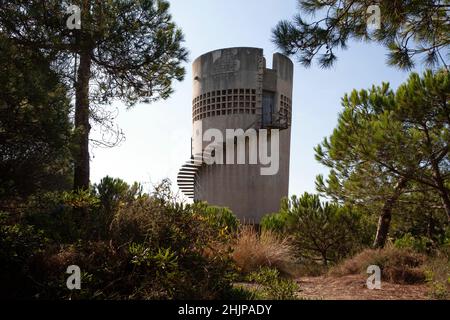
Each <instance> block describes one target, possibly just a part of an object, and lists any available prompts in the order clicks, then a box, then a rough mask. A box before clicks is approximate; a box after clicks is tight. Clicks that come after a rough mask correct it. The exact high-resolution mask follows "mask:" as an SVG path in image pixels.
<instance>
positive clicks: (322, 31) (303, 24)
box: [272, 0, 450, 69]
mask: <svg viewBox="0 0 450 320" xmlns="http://www.w3.org/2000/svg"><path fill="white" fill-rule="evenodd" d="M298 3H299V10H300V13H299V14H297V15H296V16H295V17H294V18H293V19H292V21H288V20H283V21H280V22H279V23H278V25H277V26H276V27H275V28H274V29H273V31H272V34H273V41H274V42H275V44H276V45H277V46H278V47H279V48H281V49H282V50H283V51H284V52H285V53H287V54H289V55H296V56H297V57H298V60H299V62H301V63H302V64H303V65H305V66H309V65H310V64H311V62H312V60H313V59H314V58H315V57H317V59H318V62H319V64H320V65H321V66H322V67H325V68H326V67H330V66H331V65H332V64H333V63H334V62H335V61H336V59H337V56H336V53H335V52H336V51H337V50H339V49H346V48H347V46H348V43H349V41H350V40H351V39H354V40H363V41H369V42H375V43H378V44H380V45H383V46H385V47H386V48H387V49H388V50H389V55H388V63H389V64H391V65H394V66H397V67H399V68H402V69H411V68H413V67H414V64H415V62H416V58H418V57H420V58H421V59H423V61H424V62H425V64H426V65H428V66H444V67H445V68H447V66H448V62H447V59H448V54H449V44H450V37H449V34H450V24H449V21H448V20H449V18H448V15H447V11H448V9H449V7H450V4H449V1H448V0H412V1H411V0H378V1H373V0H298ZM307 16H311V17H313V18H314V19H313V21H308V19H307V18H306V17H307Z"/></svg>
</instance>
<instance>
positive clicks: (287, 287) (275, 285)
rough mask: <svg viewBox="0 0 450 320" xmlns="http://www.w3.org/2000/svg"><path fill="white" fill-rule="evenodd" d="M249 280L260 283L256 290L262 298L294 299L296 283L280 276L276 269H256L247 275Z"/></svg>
mask: <svg viewBox="0 0 450 320" xmlns="http://www.w3.org/2000/svg"><path fill="white" fill-rule="evenodd" d="M248 280H249V281H250V282H256V283H258V284H261V285H262V288H259V290H257V293H256V294H257V295H258V293H259V295H260V297H258V298H262V299H271V300H295V299H296V296H295V293H296V292H297V291H298V285H297V284H296V283H295V281H292V280H290V279H285V278H281V277H280V272H279V271H278V270H277V269H272V268H268V267H262V268H260V269H259V270H258V271H255V272H252V273H251V274H249V275H248Z"/></svg>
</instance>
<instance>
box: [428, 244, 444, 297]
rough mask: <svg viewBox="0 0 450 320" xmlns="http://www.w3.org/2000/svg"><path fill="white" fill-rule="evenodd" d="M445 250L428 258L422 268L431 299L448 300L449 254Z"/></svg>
mask: <svg viewBox="0 0 450 320" xmlns="http://www.w3.org/2000/svg"><path fill="white" fill-rule="evenodd" d="M445 249H446V248H444V250H441V251H438V252H437V253H436V254H435V256H433V257H430V258H429V259H428V261H427V263H426V265H425V267H424V269H425V275H426V281H427V283H428V285H429V287H430V289H429V296H430V298H431V299H439V300H446V299H449V298H450V254H449V253H448V252H447V251H446V250H445Z"/></svg>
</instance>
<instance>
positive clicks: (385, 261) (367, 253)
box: [330, 247, 426, 284]
mask: <svg viewBox="0 0 450 320" xmlns="http://www.w3.org/2000/svg"><path fill="white" fill-rule="evenodd" d="M425 259H426V257H425V256H424V255H422V254H419V253H417V252H414V251H412V250H410V249H399V248H395V247H386V248H384V249H376V250H375V249H365V250H363V251H362V252H360V253H359V254H357V255H355V256H354V257H352V258H350V259H347V260H345V261H343V262H342V263H341V264H339V265H337V266H336V267H334V268H332V269H331V270H330V274H331V275H337V276H342V275H347V274H356V273H366V271H367V267H368V266H370V265H377V266H379V267H380V269H381V276H382V279H383V280H385V281H390V282H393V283H401V284H405V283H406V284H412V283H421V282H424V280H425V273H424V270H423V264H424V262H425Z"/></svg>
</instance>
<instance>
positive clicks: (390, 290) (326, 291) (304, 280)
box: [297, 274, 428, 300]
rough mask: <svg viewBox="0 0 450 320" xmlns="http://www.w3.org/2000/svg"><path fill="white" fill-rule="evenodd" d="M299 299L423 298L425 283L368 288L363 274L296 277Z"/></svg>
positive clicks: (425, 288)
mask: <svg viewBox="0 0 450 320" xmlns="http://www.w3.org/2000/svg"><path fill="white" fill-rule="evenodd" d="M297 283H298V285H299V287H300V291H299V292H298V297H299V298H300V299H312V300H315V299H323V300H425V299H428V287H427V285H426V284H416V285H402V284H394V283H388V282H382V283H381V289H379V290H376V289H373V290H369V289H367V286H366V278H364V275H359V274H358V275H348V276H343V277H332V276H328V277H327V276H320V277H301V278H299V279H297Z"/></svg>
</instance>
